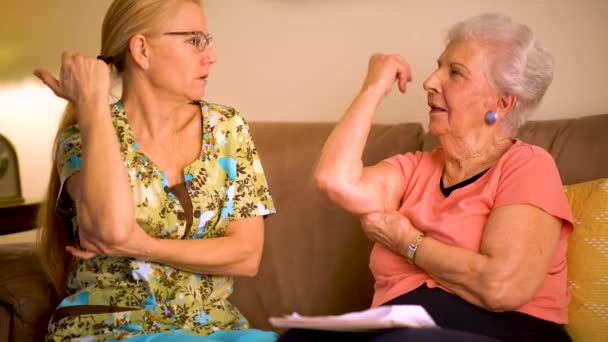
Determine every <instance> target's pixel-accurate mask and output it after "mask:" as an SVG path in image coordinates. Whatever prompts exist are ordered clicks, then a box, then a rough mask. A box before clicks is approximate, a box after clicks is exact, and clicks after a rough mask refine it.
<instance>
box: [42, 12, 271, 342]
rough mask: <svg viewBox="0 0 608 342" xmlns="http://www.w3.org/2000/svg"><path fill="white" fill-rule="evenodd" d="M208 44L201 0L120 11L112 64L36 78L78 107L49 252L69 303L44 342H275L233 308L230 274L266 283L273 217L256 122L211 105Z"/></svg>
mask: <svg viewBox="0 0 608 342" xmlns="http://www.w3.org/2000/svg"><path fill="white" fill-rule="evenodd" d="M210 42H211V37H210V35H209V33H208V29H207V24H206V19H205V16H204V13H203V10H202V8H201V5H200V3H199V1H198V0H115V1H114V2H113V3H112V4H111V5H110V8H109V9H108V12H107V13H106V16H105V19H104V22H103V28H102V44H101V56H99V57H98V58H94V57H87V56H82V55H77V54H70V53H64V55H63V61H62V67H61V74H60V77H59V79H56V78H55V77H54V76H53V75H51V74H50V73H49V72H48V71H46V70H37V71H36V75H37V76H38V77H40V78H41V79H42V80H43V81H44V83H45V84H47V85H48V86H49V87H50V88H51V89H52V90H53V91H54V92H55V94H57V95H58V96H60V97H62V98H64V99H66V100H68V101H69V102H70V104H69V106H68V110H67V111H66V114H65V116H64V119H63V121H62V124H61V127H60V129H59V132H58V134H57V140H56V150H55V163H56V165H55V166H56V168H54V169H53V171H52V176H51V181H50V185H49V193H48V200H47V215H46V221H45V222H44V224H43V229H44V230H43V235H42V241H41V242H42V244H41V245H42V253H41V255H42V257H43V258H42V262H43V264H44V265H45V266H46V270H47V273H48V274H49V276H50V278H51V279H52V280H53V282H54V283H55V287H56V289H57V291H58V293H59V295H60V296H61V297H62V298H63V300H62V301H61V303H59V306H58V308H57V309H56V310H55V312H54V314H53V317H52V319H51V322H50V324H49V330H48V334H47V340H52V341H66V340H70V341H75V340H78V341H106V340H111V341H116V340H128V341H138V342H139V341H237V340H238V341H256V342H257V341H274V340H276V338H277V334H275V333H274V332H264V331H260V330H255V329H248V327H249V326H248V323H247V320H246V319H245V317H243V315H241V313H240V312H239V310H238V309H237V308H236V307H234V306H233V305H232V304H231V303H230V301H229V300H228V297H229V296H230V294H231V292H232V278H231V277H232V276H253V275H255V274H256V272H257V269H258V265H259V262H260V258H261V254H262V248H263V241H264V221H263V219H262V217H263V216H265V215H268V214H271V213H273V212H274V207H273V203H272V199H271V197H270V194H269V192H268V188H267V185H266V179H265V176H264V172H263V170H262V166H261V164H260V161H259V158H258V155H257V152H256V149H255V146H254V144H253V141H252V139H251V136H250V135H249V129H248V126H247V124H246V122H245V121H244V120H243V118H242V117H241V116H240V115H239V113H238V112H237V111H236V110H235V109H233V108H230V107H227V106H222V105H218V104H213V103H210V102H207V101H203V100H202V97H203V96H204V94H205V88H206V85H207V76H208V75H209V72H210V68H211V66H212V65H213V64H214V63H215V61H216V55H215V52H214V50H213V48H212V47H211V46H210V45H209V44H210ZM102 60H103V61H102ZM104 62H105V63H104ZM106 63H107V64H109V66H108V65H107V64H106ZM111 70H112V71H114V72H116V74H117V75H118V76H119V77H120V78H121V80H122V89H123V92H122V96H121V98H120V100H119V101H117V102H115V103H113V104H111V105H110V104H109V103H108V98H109V90H110V71H111ZM66 250H67V252H69V253H67V252H66Z"/></svg>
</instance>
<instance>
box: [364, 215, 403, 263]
mask: <svg viewBox="0 0 608 342" xmlns="http://www.w3.org/2000/svg"><path fill="white" fill-rule="evenodd" d="M361 225H362V227H363V232H365V235H367V237H368V238H369V239H370V240H372V241H375V242H378V243H381V244H383V245H384V246H386V247H387V248H389V249H390V250H391V251H393V252H395V253H396V254H403V252H404V251H405V247H404V246H407V245H408V242H409V236H410V235H412V234H411V233H413V232H414V229H413V227H412V224H411V222H410V220H408V219H407V218H406V217H405V216H403V215H402V214H401V213H399V212H397V211H390V212H374V213H369V214H365V215H362V216H361Z"/></svg>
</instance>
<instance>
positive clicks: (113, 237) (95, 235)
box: [78, 212, 129, 252]
mask: <svg viewBox="0 0 608 342" xmlns="http://www.w3.org/2000/svg"><path fill="white" fill-rule="evenodd" d="M78 227H79V230H80V233H79V234H80V236H81V238H84V239H85V240H87V241H91V242H93V241H94V242H95V245H96V246H98V247H99V248H100V249H101V250H102V252H104V250H107V251H111V250H112V249H114V247H116V246H120V245H123V244H125V243H126V242H127V240H128V239H129V234H128V233H129V232H128V228H129V225H128V224H127V223H126V222H124V221H123V220H113V219H102V218H100V217H96V218H92V217H91V216H89V215H87V214H86V213H83V212H80V213H79V217H78Z"/></svg>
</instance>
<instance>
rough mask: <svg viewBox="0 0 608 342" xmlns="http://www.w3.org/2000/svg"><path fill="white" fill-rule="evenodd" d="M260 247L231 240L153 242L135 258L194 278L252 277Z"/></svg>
mask: <svg viewBox="0 0 608 342" xmlns="http://www.w3.org/2000/svg"><path fill="white" fill-rule="evenodd" d="M261 256H262V245H260V244H259V243H253V242H247V243H244V242H243V240H242V239H238V238H236V237H232V236H224V237H218V238H210V239H196V240H169V239H153V240H152V243H151V244H150V245H149V248H148V249H147V250H146V251H145V254H144V255H140V256H136V258H141V259H144V260H148V261H153V262H156V263H159V264H163V265H170V266H173V267H175V268H178V269H182V270H186V271H189V272H193V273H198V274H214V275H227V276H246V277H252V276H254V275H255V274H257V271H258V267H259V264H260V259H261Z"/></svg>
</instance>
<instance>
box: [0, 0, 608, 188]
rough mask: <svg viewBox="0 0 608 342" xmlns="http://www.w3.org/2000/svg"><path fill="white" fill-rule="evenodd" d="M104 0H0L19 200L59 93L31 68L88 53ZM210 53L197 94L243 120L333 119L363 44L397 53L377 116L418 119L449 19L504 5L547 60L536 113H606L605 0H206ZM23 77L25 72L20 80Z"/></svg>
mask: <svg viewBox="0 0 608 342" xmlns="http://www.w3.org/2000/svg"><path fill="white" fill-rule="evenodd" d="M109 3H110V1H109V0H53V1H47V0H27V1H22V0H2V3H1V4H0V19H1V20H0V102H1V103H2V105H1V106H0V133H2V134H4V135H6V136H7V137H8V138H9V139H10V140H11V141H13V143H14V144H15V145H16V147H17V150H18V154H19V157H20V164H21V170H22V180H23V186H22V187H23V191H24V194H25V196H26V198H28V199H41V198H42V196H43V193H44V187H45V184H46V182H47V180H48V176H47V175H48V170H49V168H50V150H51V145H52V137H53V134H54V133H55V132H54V130H55V127H56V125H57V120H58V117H59V113H60V112H61V110H62V107H63V102H62V101H60V100H57V99H55V98H54V97H53V95H52V93H51V92H50V91H48V90H46V89H44V88H41V87H37V86H35V85H39V83H38V82H33V83H30V82H31V78H28V77H29V75H30V74H31V70H32V69H33V68H34V67H37V66H44V67H47V68H49V69H50V70H52V71H54V72H57V71H58V68H59V61H60V54H61V51H63V50H65V49H69V50H74V51H81V52H82V53H86V54H89V55H96V54H97V52H98V46H99V31H100V26H101V21H102V17H103V14H104V12H105V9H106V8H107V6H108V5H109ZM206 11H207V16H208V18H209V27H210V31H211V32H212V33H213V35H214V37H215V43H214V47H215V49H216V51H217V53H218V56H219V62H218V63H217V65H216V66H214V68H213V69H212V75H211V77H210V83H209V89H208V94H209V96H208V99H210V100H213V101H216V102H221V103H226V104H230V105H233V106H235V107H237V108H238V109H239V110H240V111H241V112H242V113H243V115H244V116H245V117H247V118H248V119H249V120H250V121H260V120H265V121H334V120H337V119H338V118H339V116H340V115H341V114H342V112H343V110H344V109H345V108H346V107H347V106H348V104H349V103H350V101H351V99H352V97H353V96H354V95H355V94H356V92H357V90H358V89H359V87H360V84H361V81H362V80H363V77H364V75H365V70H366V66H367V60H368V57H369V55H370V54H371V53H372V52H375V51H384V52H392V53H399V54H402V55H403V56H405V58H406V59H407V60H408V61H409V62H410V64H411V66H412V70H413V76H414V82H413V83H412V84H411V85H410V86H409V90H408V92H407V94H405V95H400V94H398V92H394V93H392V94H391V95H389V97H388V98H387V99H386V101H385V102H384V103H383V105H382V106H381V108H380V109H379V111H378V115H377V121H378V122H400V121H418V122H421V123H423V124H425V125H426V113H427V112H428V109H427V107H426V96H425V94H424V92H423V90H422V82H423V80H424V78H425V77H426V76H427V75H428V74H429V73H430V72H431V71H432V70H433V68H434V67H435V61H436V58H437V57H438V55H439V54H440V53H441V51H442V47H443V36H444V34H445V32H446V31H447V29H448V27H449V26H450V25H451V24H453V23H455V22H456V21H458V20H461V19H464V18H467V17H469V16H471V15H474V14H478V13H481V12H485V11H496V12H503V13H505V14H507V15H510V16H512V17H513V18H514V19H515V20H517V21H522V22H525V23H527V24H529V25H530V26H531V27H532V29H533V30H534V31H535V32H536V33H537V35H538V36H539V38H540V39H541V41H543V42H544V44H545V46H546V47H547V49H548V50H550V51H551V52H552V53H553V54H554V57H555V59H556V62H557V65H556V72H555V80H554V83H553V85H552V86H551V88H550V89H549V91H548V93H547V95H546V98H545V101H544V103H543V104H542V106H541V107H540V109H539V111H538V113H537V115H536V116H535V118H537V119H550V118H560V117H571V116H582V115H590V114H599V113H608V82H606V80H607V79H608V63H607V62H606V61H608V44H607V43H606V42H608V1H606V0H580V1H573V0H572V1H570V0H536V1H529V0H525V1H524V0H510V1H498V0H485V1H482V0H461V1H458V2H454V1H450V0H436V1H424V2H423V1H414V0H373V1H372V0H221V1H220V0H207V1H206ZM28 80H30V81H28Z"/></svg>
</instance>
